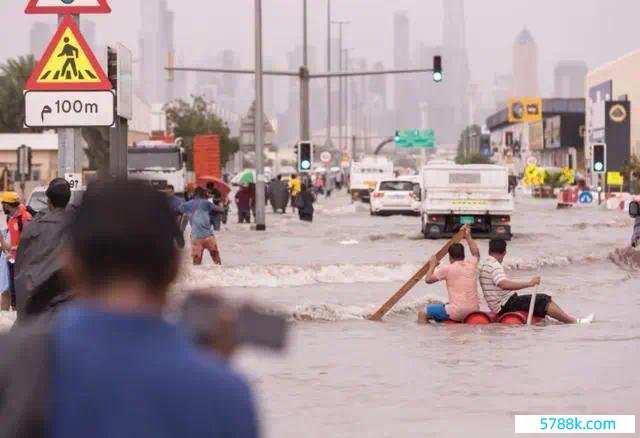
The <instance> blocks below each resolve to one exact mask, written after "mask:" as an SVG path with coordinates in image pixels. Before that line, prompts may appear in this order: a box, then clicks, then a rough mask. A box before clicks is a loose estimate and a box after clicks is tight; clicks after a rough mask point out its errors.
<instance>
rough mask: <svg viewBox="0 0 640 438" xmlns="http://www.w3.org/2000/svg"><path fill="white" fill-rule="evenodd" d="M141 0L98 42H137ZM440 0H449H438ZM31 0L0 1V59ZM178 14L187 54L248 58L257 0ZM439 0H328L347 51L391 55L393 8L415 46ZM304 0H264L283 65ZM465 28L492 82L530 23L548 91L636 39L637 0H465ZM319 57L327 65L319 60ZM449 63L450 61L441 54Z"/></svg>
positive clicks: (107, 20)
mask: <svg viewBox="0 0 640 438" xmlns="http://www.w3.org/2000/svg"><path fill="white" fill-rule="evenodd" d="M140 1H144V0H110V4H111V7H112V9H113V13H112V14H111V15H106V16H100V15H94V16H92V18H91V19H93V20H94V21H96V23H97V25H98V28H97V41H99V42H101V43H110V42H115V41H122V42H123V43H125V44H126V45H128V46H130V47H132V48H133V49H134V50H137V46H138V44H137V34H138V31H139V29H140V27H141V25H142V23H141V17H140ZM444 1H446V0H444ZM26 3H27V0H0V61H2V60H4V59H5V58H7V57H11V56H16V55H20V54H24V53H26V52H27V51H28V47H29V29H30V27H31V24H32V23H33V22H35V21H38V20H40V21H47V20H48V21H51V22H53V21H54V20H55V19H54V18H53V17H50V16H46V15H42V16H27V15H25V14H24V13H23V10H24V6H25V5H26ZM168 3H169V8H170V9H173V10H174V11H175V13H176V47H177V49H178V56H179V57H182V58H183V59H184V61H185V63H188V64H195V63H197V62H198V61H199V60H201V59H202V58H203V57H204V56H206V55H207V54H214V55H215V54H217V53H218V52H219V51H220V50H222V49H227V48H230V49H234V50H236V51H237V52H238V54H239V56H240V59H241V61H242V63H243V64H245V65H246V66H251V64H252V57H251V51H252V48H253V30H252V26H253V0H168ZM308 3H309V26H310V27H309V30H310V34H309V35H310V36H309V39H310V44H312V45H315V46H316V47H317V48H318V49H319V51H320V52H319V53H320V54H321V55H322V59H321V60H319V61H322V63H324V53H325V50H326V49H325V40H326V0H308ZM442 4H443V0H333V5H334V7H333V10H334V18H335V19H340V20H348V21H350V22H351V25H350V26H348V27H346V28H345V38H346V43H345V47H352V48H355V52H354V55H353V56H356V57H360V56H364V57H366V58H368V59H369V60H370V61H376V60H383V61H385V63H387V64H389V63H390V60H391V59H392V47H393V32H392V23H393V13H394V12H395V11H398V10H404V11H407V12H408V14H409V17H410V20H411V43H412V50H414V49H415V48H416V47H417V45H418V44H419V43H421V42H424V43H426V44H434V45H435V44H440V42H441V40H442ZM301 5H302V0H263V8H264V27H265V43H264V49H265V56H266V57H269V58H272V59H273V60H274V62H275V63H276V66H278V67H284V66H285V53H286V52H287V51H289V50H291V49H292V48H293V47H294V46H295V45H297V44H299V43H300V40H301V18H300V17H301V9H302V8H301ZM465 7H466V27H467V45H468V48H469V56H470V63H471V69H472V77H473V80H474V81H475V82H479V83H488V82H490V81H491V79H492V78H493V74H494V73H505V72H510V70H511V47H512V44H513V40H514V38H515V36H516V34H517V33H518V32H519V31H520V30H521V29H522V27H523V26H525V25H526V26H527V27H528V28H529V29H530V31H531V33H532V34H533V36H534V38H535V39H536V41H537V43H538V46H539V56H540V78H541V84H542V89H543V93H544V94H550V93H551V92H552V86H553V79H552V75H553V67H554V65H555V63H556V62H557V61H559V60H563V59H578V60H584V61H586V62H587V64H588V65H589V66H590V67H594V66H597V65H599V64H601V63H603V62H606V61H608V60H610V59H613V58H616V57H618V56H620V55H623V54H624V53H626V52H628V51H630V50H633V49H635V48H637V47H640V31H639V30H638V25H637V23H638V17H639V16H640V1H638V0H467V1H466V2H465ZM323 65H324V64H323ZM445 68H446V60H445Z"/></svg>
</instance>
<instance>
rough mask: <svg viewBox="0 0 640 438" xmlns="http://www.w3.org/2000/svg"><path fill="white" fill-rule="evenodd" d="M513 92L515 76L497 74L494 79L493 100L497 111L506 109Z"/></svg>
mask: <svg viewBox="0 0 640 438" xmlns="http://www.w3.org/2000/svg"><path fill="white" fill-rule="evenodd" d="M512 92H513V75H510V74H496V75H494V77H493V100H494V103H495V109H500V108H504V107H506V106H507V103H508V102H509V98H510V97H511V93H512Z"/></svg>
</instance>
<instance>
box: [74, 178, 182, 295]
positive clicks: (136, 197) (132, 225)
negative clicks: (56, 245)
mask: <svg viewBox="0 0 640 438" xmlns="http://www.w3.org/2000/svg"><path fill="white" fill-rule="evenodd" d="M116 205H117V206H118V208H114V206H116ZM178 233H179V230H178V228H177V224H176V221H175V216H174V214H173V212H172V211H171V207H170V206H169V202H168V200H167V197H166V195H164V194H163V193H161V192H158V191H156V190H154V189H153V188H152V187H151V186H149V185H148V184H145V183H144V182H140V181H120V180H115V181H106V182H96V183H93V184H92V185H90V186H89V187H88V189H87V192H86V194H85V195H84V198H83V202H82V205H81V206H80V207H79V208H78V210H77V211H76V213H75V215H74V217H73V218H72V223H71V226H70V234H69V239H68V244H67V251H66V252H65V258H66V260H65V261H64V265H63V266H65V268H64V269H65V274H66V276H67V278H68V280H69V282H70V285H71V287H72V288H73V289H74V290H77V291H78V293H79V294H80V295H82V296H85V297H89V298H96V299H99V298H107V296H110V294H113V293H116V291H120V292H119V293H120V294H121V298H122V297H124V299H125V300H126V299H127V298H130V299H137V300H139V301H140V300H142V301H143V302H147V303H150V304H151V303H155V304H163V303H164V300H165V298H166V294H167V291H168V289H169V286H170V285H171V283H172V282H173V281H174V280H175V278H176V276H177V274H178V265H179V257H178V250H177V249H176V246H175V243H174V239H175V238H176V237H177V236H178ZM132 291H136V292H132Z"/></svg>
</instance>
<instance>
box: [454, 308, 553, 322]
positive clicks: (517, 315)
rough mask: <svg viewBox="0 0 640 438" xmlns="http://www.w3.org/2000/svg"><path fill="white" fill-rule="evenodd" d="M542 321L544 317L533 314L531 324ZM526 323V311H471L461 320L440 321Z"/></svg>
mask: <svg viewBox="0 0 640 438" xmlns="http://www.w3.org/2000/svg"><path fill="white" fill-rule="evenodd" d="M542 321H544V318H540V317H539V316H535V315H534V316H533V319H532V321H531V322H532V324H538V323H540V322H542ZM526 323H527V312H523V311H518V312H509V313H505V314H503V315H500V316H498V315H496V314H495V313H491V312H473V313H470V314H469V315H467V317H466V318H465V319H464V321H462V322H458V321H452V320H450V319H448V320H446V321H442V324H469V325H485V324H505V325H525V324H526Z"/></svg>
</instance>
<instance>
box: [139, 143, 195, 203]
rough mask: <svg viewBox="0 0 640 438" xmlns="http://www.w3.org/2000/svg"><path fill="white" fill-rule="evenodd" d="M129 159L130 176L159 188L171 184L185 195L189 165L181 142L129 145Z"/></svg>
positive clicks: (176, 190) (177, 191) (179, 192)
mask: <svg viewBox="0 0 640 438" xmlns="http://www.w3.org/2000/svg"><path fill="white" fill-rule="evenodd" d="M127 160H128V161H127V168H128V174H129V178H131V179H137V180H143V181H147V182H149V183H150V184H151V185H152V186H153V187H155V188H157V189H158V190H163V189H165V188H166V187H167V186H169V185H171V186H173V187H174V188H175V192H176V194H177V195H178V196H183V195H184V193H185V189H186V185H187V184H186V179H187V166H186V160H185V153H184V149H183V148H182V146H181V145H180V144H169V143H164V142H158V141H148V142H141V143H138V144H136V145H135V146H130V147H129V150H128V154H127Z"/></svg>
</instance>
